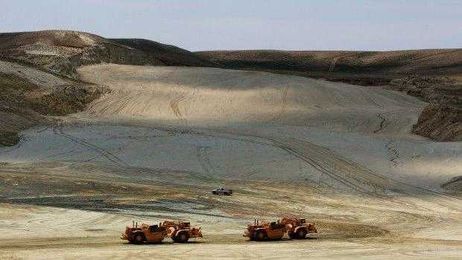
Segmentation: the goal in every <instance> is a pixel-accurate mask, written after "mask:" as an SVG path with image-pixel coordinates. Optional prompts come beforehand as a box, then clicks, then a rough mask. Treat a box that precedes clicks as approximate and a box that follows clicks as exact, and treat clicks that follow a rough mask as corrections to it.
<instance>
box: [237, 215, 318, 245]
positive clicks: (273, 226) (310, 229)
mask: <svg viewBox="0 0 462 260" xmlns="http://www.w3.org/2000/svg"><path fill="white" fill-rule="evenodd" d="M317 232H318V231H317V229H316V227H315V226H314V224H313V223H306V221H305V219H303V218H296V217H284V218H282V219H280V220H277V221H274V222H261V221H259V220H256V219H255V220H254V223H253V224H249V225H248V226H247V229H246V231H245V232H244V236H245V237H248V238H249V239H250V240H253V241H265V240H279V239H282V237H284V235H285V234H286V233H287V235H288V236H289V238H290V239H303V238H306V235H307V234H308V233H317Z"/></svg>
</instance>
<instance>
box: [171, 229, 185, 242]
mask: <svg viewBox="0 0 462 260" xmlns="http://www.w3.org/2000/svg"><path fill="white" fill-rule="evenodd" d="M188 240H189V234H188V233H187V232H184V231H183V232H180V233H178V234H176V236H175V237H174V238H173V241H175V242H178V243H186V242H188Z"/></svg>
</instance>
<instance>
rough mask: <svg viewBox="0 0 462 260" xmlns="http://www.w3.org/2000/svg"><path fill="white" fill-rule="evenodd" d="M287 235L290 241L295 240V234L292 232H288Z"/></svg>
mask: <svg viewBox="0 0 462 260" xmlns="http://www.w3.org/2000/svg"><path fill="white" fill-rule="evenodd" d="M288 235H289V238H290V239H296V238H297V234H295V233H294V232H289V233H288Z"/></svg>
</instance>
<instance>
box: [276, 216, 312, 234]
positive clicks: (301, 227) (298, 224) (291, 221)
mask: <svg viewBox="0 0 462 260" xmlns="http://www.w3.org/2000/svg"><path fill="white" fill-rule="evenodd" d="M280 222H281V224H284V225H285V226H286V229H287V234H288V236H289V238H291V239H304V238H305V237H306V235H307V234H309V233H318V230H317V229H316V227H315V226H314V223H306V220H305V219H304V218H296V217H284V218H282V219H281V221H280Z"/></svg>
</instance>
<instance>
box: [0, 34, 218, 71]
mask: <svg viewBox="0 0 462 260" xmlns="http://www.w3.org/2000/svg"><path fill="white" fill-rule="evenodd" d="M0 59H3V60H11V61H17V62H23V63H27V64H31V65H35V66H38V67H39V68H42V69H45V70H47V71H49V72H52V73H55V74H59V75H61V76H66V77H71V78H76V72H75V68H76V67H78V66H80V65H85V64H95V63H101V62H107V63H118V64H134V65H177V66H210V65H212V63H210V62H209V61H207V60H204V59H201V58H199V57H197V56H196V55H195V54H193V53H191V52H189V51H186V50H183V49H180V48H177V47H174V46H169V45H165V44H161V43H157V42H153V41H149V40H137V39H133V40H132V39H114V40H112V39H106V38H103V37H101V36H97V35H94V34H89V33H84V32H76V31H58V30H51V31H37V32H18V33H3V34H0Z"/></svg>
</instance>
